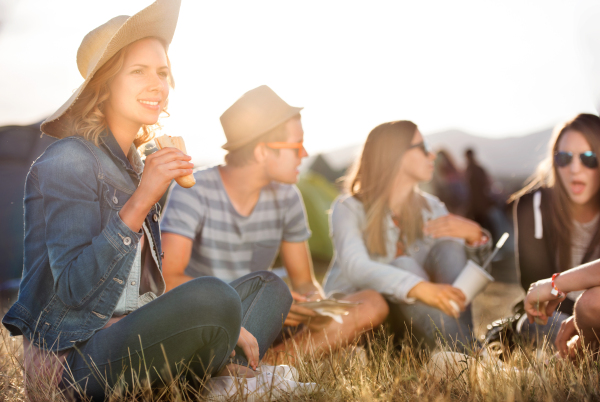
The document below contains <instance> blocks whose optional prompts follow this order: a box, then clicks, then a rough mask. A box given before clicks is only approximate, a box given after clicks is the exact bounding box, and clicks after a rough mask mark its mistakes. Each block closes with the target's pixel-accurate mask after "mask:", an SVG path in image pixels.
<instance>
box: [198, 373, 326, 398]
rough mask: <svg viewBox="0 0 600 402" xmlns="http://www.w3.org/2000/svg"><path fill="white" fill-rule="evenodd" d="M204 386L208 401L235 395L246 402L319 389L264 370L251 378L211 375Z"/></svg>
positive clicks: (310, 383)
mask: <svg viewBox="0 0 600 402" xmlns="http://www.w3.org/2000/svg"><path fill="white" fill-rule="evenodd" d="M204 386H205V388H204V392H203V394H204V396H205V397H206V399H207V400H209V401H227V400H229V399H230V398H232V397H233V396H236V395H238V396H241V397H242V398H243V399H244V400H245V401H248V402H259V401H274V400H277V399H279V398H281V397H283V396H306V395H310V394H314V393H315V392H319V391H321V389H320V387H318V386H317V384H315V383H314V382H308V383H302V382H296V381H293V380H287V379H285V378H283V377H281V376H279V375H277V374H273V373H270V372H264V371H263V372H260V373H259V372H257V375H256V377H252V378H242V377H231V376H223V377H211V378H210V379H208V381H206V383H205V384H204Z"/></svg>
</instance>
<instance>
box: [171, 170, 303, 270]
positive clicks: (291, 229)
mask: <svg viewBox="0 0 600 402" xmlns="http://www.w3.org/2000/svg"><path fill="white" fill-rule="evenodd" d="M194 177H195V178H196V184H195V185H194V186H193V187H192V188H190V189H185V188H182V187H181V186H178V185H175V186H174V187H173V188H172V190H171V194H170V195H169V199H168V200H167V204H166V206H165V210H164V213H163V216H162V222H161V225H160V226H161V230H162V231H163V232H170V233H176V234H179V235H181V236H185V237H188V238H190V239H192V240H193V241H194V244H193V246H192V256H191V258H190V262H189V264H188V266H187V268H186V269H185V274H186V275H189V276H192V277H199V276H215V277H217V278H219V279H222V280H224V281H233V280H235V279H237V278H240V277H242V276H244V275H246V274H248V273H250V272H253V271H260V270H265V269H269V268H270V267H271V265H272V264H273V261H274V260H275V257H276V256H277V252H278V250H279V246H280V244H281V242H282V241H287V242H301V241H304V240H306V239H308V238H309V237H310V231H309V230H308V223H307V221H306V212H305V211H304V204H303V203H302V198H301V196H300V193H299V191H298V189H297V188H296V186H294V185H289V184H281V183H275V182H271V184H269V185H267V186H265V187H264V188H263V189H262V190H261V193H260V196H259V198H258V202H257V203H256V206H255V207H254V210H253V211H252V213H251V214H250V215H249V216H247V217H245V216H242V215H240V214H239V213H238V212H237V211H236V210H235V208H234V207H233V205H232V204H231V202H230V201H229V196H228V195H227V192H226V191H225V188H224V187H223V182H222V181H221V175H220V174H219V169H218V167H217V166H213V167H210V168H205V169H200V170H197V171H196V172H194Z"/></svg>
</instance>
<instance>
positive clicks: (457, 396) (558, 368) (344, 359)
mask: <svg viewBox="0 0 600 402" xmlns="http://www.w3.org/2000/svg"><path fill="white" fill-rule="evenodd" d="M521 294H522V290H520V289H519V287H518V286H516V285H507V284H501V283H495V284H492V285H490V286H489V287H488V289H487V290H486V291H485V292H484V293H483V294H481V295H480V296H479V297H478V298H477V299H476V300H475V301H474V306H473V308H474V313H475V317H476V320H477V322H476V328H475V330H476V333H478V334H483V333H484V328H485V325H486V324H487V323H489V322H491V321H492V320H493V319H496V318H500V317H502V316H503V315H505V314H508V312H509V311H510V304H511V303H512V302H514V301H516V300H518V298H519V296H520V295H521ZM0 335H1V339H0V400H2V401H15V402H16V401H25V400H26V398H25V394H24V390H23V380H22V375H21V364H22V363H21V360H22V345H21V340H20V339H19V338H17V339H15V338H9V337H8V335H7V333H6V331H5V330H2V332H1V333H0ZM363 347H364V349H365V350H366V353H364V352H362V353H357V352H356V349H355V345H353V346H351V347H349V348H348V349H347V350H346V351H344V352H336V353H334V354H331V355H328V356H315V355H311V354H308V355H305V356H303V358H302V359H301V360H300V361H299V362H298V363H297V364H296V367H297V369H298V370H299V372H300V377H301V380H302V381H307V382H309V381H310V382H316V383H318V384H319V385H320V386H321V387H322V390H323V392H321V393H320V394H316V395H312V396H307V397H302V398H298V397H295V398H283V399H280V400H294V401H304V400H306V401H594V400H600V366H599V364H598V362H597V361H594V360H592V359H590V358H589V356H588V355H585V356H583V357H582V358H581V359H580V360H579V361H578V362H576V363H575V364H574V363H571V362H565V361H561V360H556V359H552V358H551V356H552V353H551V351H550V350H549V349H548V348H544V349H543V350H541V351H537V352H536V351H535V350H533V349H532V348H528V349H520V350H517V351H516V352H514V353H513V354H512V355H510V356H509V358H508V359H507V361H505V362H504V364H503V365H502V366H500V365H498V364H495V363H494V361H495V360H494V359H491V360H485V359H482V358H481V356H471V357H472V359H466V357H464V356H462V357H460V358H459V361H458V362H457V363H454V364H450V365H448V366H444V365H443V364H442V365H439V366H438V369H436V368H435V367H434V366H433V365H432V364H428V362H429V361H430V352H427V351H423V350H419V349H418V348H416V347H411V346H410V345H409V340H406V339H405V340H404V341H403V344H402V347H401V348H395V347H393V346H392V339H391V337H389V336H388V335H387V333H386V332H385V330H379V331H378V332H377V333H376V334H375V335H374V337H373V338H372V339H370V340H369V341H367V342H365V343H364V345H363ZM365 357H366V358H365ZM36 390H37V392H38V396H39V399H38V400H43V401H51V400H52V401H64V400H66V399H65V398H64V397H63V396H62V395H60V394H58V393H57V391H56V390H53V389H51V388H49V387H44V386H41V387H38V388H37V389H36ZM109 400H110V401H198V400H203V399H202V397H201V395H200V392H199V390H198V389H197V388H192V387H190V386H189V385H188V384H186V383H185V382H184V381H183V380H181V379H178V378H174V379H170V378H165V379H164V383H163V384H161V385H160V386H155V387H154V388H153V389H150V388H149V387H148V385H147V384H138V385H137V387H136V389H135V390H134V391H133V392H127V391H123V390H115V391H114V393H113V395H112V396H111V397H110V399H109ZM232 400H240V401H242V400H244V398H242V397H238V398H237V399H236V398H233V399H232Z"/></svg>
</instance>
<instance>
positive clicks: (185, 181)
mask: <svg viewBox="0 0 600 402" xmlns="http://www.w3.org/2000/svg"><path fill="white" fill-rule="evenodd" d="M154 142H156V146H157V147H158V149H163V148H166V147H173V148H177V149H178V150H180V151H181V152H183V153H184V154H186V155H187V151H186V150H185V142H183V138H181V137H171V136H170V135H166V134H165V135H161V136H160V137H156V138H155V139H154ZM175 181H176V182H177V184H179V185H180V186H181V187H185V188H190V187H192V186H193V185H194V184H196V179H194V175H193V174H188V175H187V176H181V177H178V178H176V179H175Z"/></svg>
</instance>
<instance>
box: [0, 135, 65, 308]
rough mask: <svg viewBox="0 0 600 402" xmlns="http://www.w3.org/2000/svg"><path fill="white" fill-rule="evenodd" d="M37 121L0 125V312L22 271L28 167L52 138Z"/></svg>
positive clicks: (12, 297) (13, 295) (11, 298)
mask: <svg viewBox="0 0 600 402" xmlns="http://www.w3.org/2000/svg"><path fill="white" fill-rule="evenodd" d="M40 135H41V131H40V124H39V123H37V124H32V125H30V126H5V127H0V188H1V189H2V191H0V228H2V230H1V231H0V312H2V313H3V312H4V309H6V308H7V307H9V306H10V305H11V304H12V302H13V301H14V300H16V297H17V293H18V290H19V282H20V278H21V273H22V271H23V193H24V190H25V176H27V172H28V171H29V167H30V166H31V164H32V163H33V161H35V160H36V159H37V158H38V156H40V155H41V154H42V152H44V150H45V149H46V147H47V146H48V145H50V144H51V143H52V142H54V141H55V140H54V138H51V137H48V136H44V137H40Z"/></svg>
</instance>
